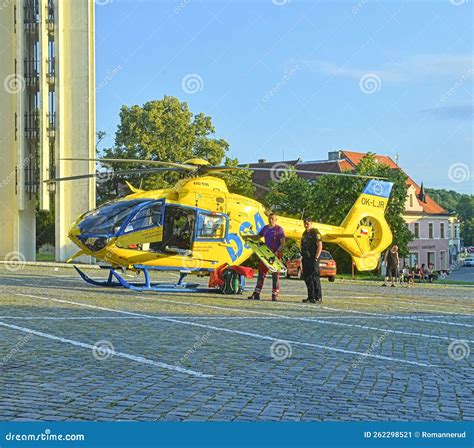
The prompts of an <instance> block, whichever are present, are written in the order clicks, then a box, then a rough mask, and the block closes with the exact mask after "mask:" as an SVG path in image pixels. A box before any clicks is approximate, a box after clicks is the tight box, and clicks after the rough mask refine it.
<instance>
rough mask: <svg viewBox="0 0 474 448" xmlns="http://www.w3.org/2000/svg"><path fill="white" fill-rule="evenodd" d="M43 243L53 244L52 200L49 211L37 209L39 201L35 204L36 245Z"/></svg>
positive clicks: (38, 246) (39, 245)
mask: <svg viewBox="0 0 474 448" xmlns="http://www.w3.org/2000/svg"><path fill="white" fill-rule="evenodd" d="M43 244H52V245H53V246H54V245H55V220H54V202H53V203H52V204H51V210H49V211H44V210H39V203H37V205H36V247H37V248H40V247H41V246H42V245H43Z"/></svg>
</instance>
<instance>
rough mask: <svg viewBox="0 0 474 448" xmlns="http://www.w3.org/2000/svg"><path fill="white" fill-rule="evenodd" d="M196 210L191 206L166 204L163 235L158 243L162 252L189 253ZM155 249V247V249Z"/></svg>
mask: <svg viewBox="0 0 474 448" xmlns="http://www.w3.org/2000/svg"><path fill="white" fill-rule="evenodd" d="M195 225H196V212H195V210H194V209H192V208H187V207H180V206H177V205H170V204H168V205H166V208H165V217H164V225H163V227H164V236H163V241H162V243H160V246H161V247H160V250H161V251H162V252H173V253H178V254H181V255H191V250H192V245H193V240H194V227H195ZM155 250H156V249H155Z"/></svg>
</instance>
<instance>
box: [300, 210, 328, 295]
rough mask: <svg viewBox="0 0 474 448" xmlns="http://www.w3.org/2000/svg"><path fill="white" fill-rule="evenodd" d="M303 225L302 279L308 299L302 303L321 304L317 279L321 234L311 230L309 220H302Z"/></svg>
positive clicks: (320, 292) (311, 224) (319, 283)
mask: <svg viewBox="0 0 474 448" xmlns="http://www.w3.org/2000/svg"><path fill="white" fill-rule="evenodd" d="M303 223H304V228H305V231H304V232H303V235H302V236H301V255H302V256H303V259H302V265H303V278H304V282H305V283H306V287H307V289H308V297H307V298H306V299H304V300H303V302H305V303H316V302H322V301H323V294H322V290H321V280H320V278H319V276H320V273H319V257H320V256H321V252H322V250H323V243H322V241H321V234H320V233H319V232H318V229H315V228H313V223H312V220H311V218H308V217H306V218H304V220H303Z"/></svg>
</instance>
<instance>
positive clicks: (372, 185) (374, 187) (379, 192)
mask: <svg viewBox="0 0 474 448" xmlns="http://www.w3.org/2000/svg"><path fill="white" fill-rule="evenodd" d="M392 187H393V182H385V181H383V180H377V179H371V180H369V182H368V183H367V185H366V186H365V188H364V191H362V193H363V194H371V195H372V196H379V197H381V198H388V197H390V193H391V191H392Z"/></svg>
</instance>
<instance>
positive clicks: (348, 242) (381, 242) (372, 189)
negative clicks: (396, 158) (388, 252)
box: [332, 179, 393, 271]
mask: <svg viewBox="0 0 474 448" xmlns="http://www.w3.org/2000/svg"><path fill="white" fill-rule="evenodd" d="M392 187H393V183H392V182H385V181H381V180H375V179H373V180H370V181H369V182H368V183H367V184H366V186H365V188H364V190H363V192H362V194H361V195H360V196H359V197H358V198H357V200H356V202H355V203H354V205H353V206H352V208H351V210H350V211H349V213H348V214H347V216H346V218H345V219H344V221H343V222H342V224H341V227H342V228H343V229H344V233H343V235H339V236H337V237H336V238H335V239H334V240H332V242H334V243H337V244H338V245H339V246H341V247H342V248H343V249H344V250H346V251H347V252H349V253H350V254H351V256H352V260H353V261H354V263H355V265H356V268H357V269H358V270H359V271H371V270H373V269H376V268H377V266H378V264H379V260H380V254H381V253H382V251H383V250H385V249H386V248H387V247H388V246H389V245H390V243H391V242H392V238H393V236H392V232H391V230H390V227H389V225H388V223H387V221H386V220H385V210H386V208H387V205H388V200H389V197H390V192H391V190H392Z"/></svg>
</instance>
